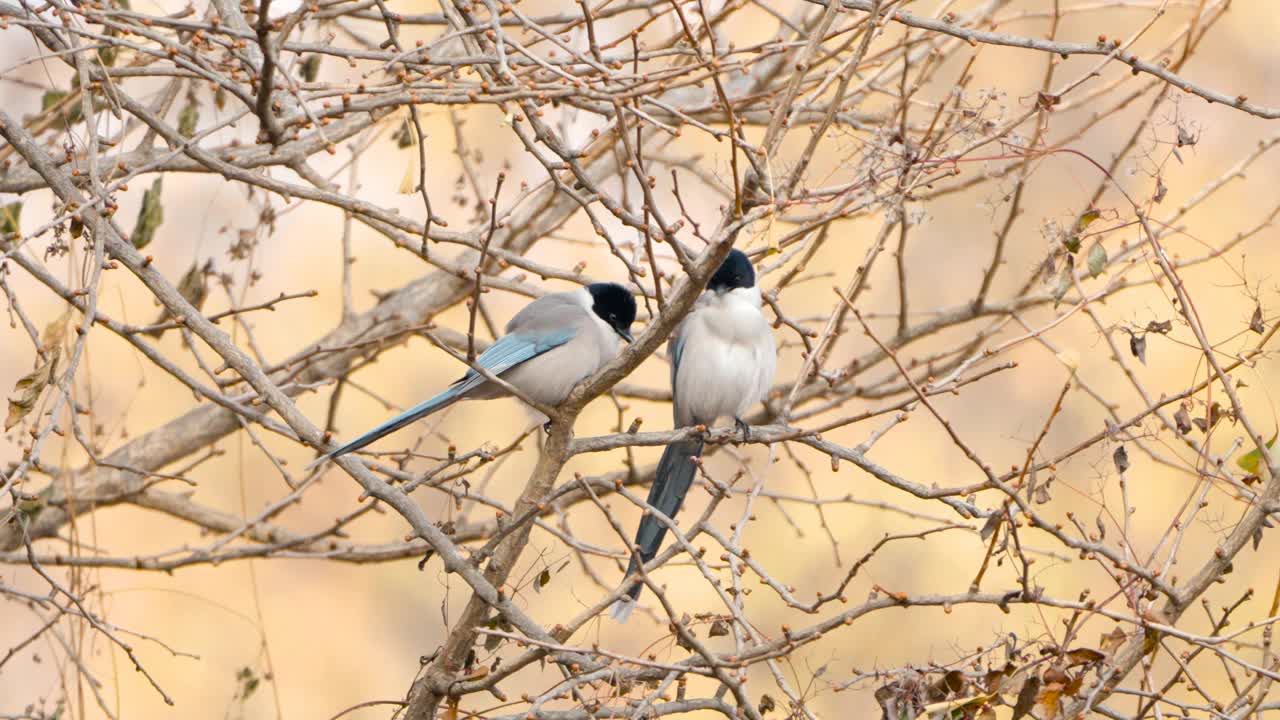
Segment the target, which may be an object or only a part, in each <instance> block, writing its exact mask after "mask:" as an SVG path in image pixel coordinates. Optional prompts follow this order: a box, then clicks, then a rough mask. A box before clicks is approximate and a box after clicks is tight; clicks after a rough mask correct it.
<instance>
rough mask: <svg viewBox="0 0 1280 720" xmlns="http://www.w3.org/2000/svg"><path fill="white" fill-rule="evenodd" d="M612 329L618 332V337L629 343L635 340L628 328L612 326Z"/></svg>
mask: <svg viewBox="0 0 1280 720" xmlns="http://www.w3.org/2000/svg"><path fill="white" fill-rule="evenodd" d="M613 331H614V332H616V333H618V337H620V338H622V339H623V340H626V341H627V342H629V343H631V342H635V341H636V339H635V338H633V337H631V331H630V330H624V329H623V328H614V329H613Z"/></svg>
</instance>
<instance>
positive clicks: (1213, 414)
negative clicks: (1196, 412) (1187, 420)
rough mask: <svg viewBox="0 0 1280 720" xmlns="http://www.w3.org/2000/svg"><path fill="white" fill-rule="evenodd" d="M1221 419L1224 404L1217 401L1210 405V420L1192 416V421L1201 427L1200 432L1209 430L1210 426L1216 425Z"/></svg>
mask: <svg viewBox="0 0 1280 720" xmlns="http://www.w3.org/2000/svg"><path fill="white" fill-rule="evenodd" d="M1221 419H1222V405H1221V404H1220V403H1218V402H1217V401H1214V403H1213V404H1212V405H1210V406H1209V419H1208V420H1206V419H1205V418H1202V417H1198V418H1192V420H1191V422H1192V423H1193V424H1194V425H1195V426H1196V427H1198V428H1200V432H1209V428H1211V427H1213V426H1214V425H1217V424H1218V421H1219V420H1221Z"/></svg>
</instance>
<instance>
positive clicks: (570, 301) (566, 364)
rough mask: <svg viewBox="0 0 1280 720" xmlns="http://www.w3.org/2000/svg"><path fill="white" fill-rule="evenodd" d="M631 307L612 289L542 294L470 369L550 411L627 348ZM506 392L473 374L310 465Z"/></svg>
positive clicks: (596, 286) (600, 286) (621, 291)
mask: <svg viewBox="0 0 1280 720" xmlns="http://www.w3.org/2000/svg"><path fill="white" fill-rule="evenodd" d="M635 319H636V301H635V298H634V297H632V295H631V293H630V291H628V290H627V289H626V288H624V287H623V286H621V285H618V284H617V283H592V284H591V285H587V286H586V287H584V288H579V289H577V290H571V291H569V292H562V293H555V294H551V295H544V296H543V297H540V298H538V299H537V300H534V301H533V302H531V303H529V304H528V305H526V306H525V307H524V309H522V310H521V311H520V312H518V313H516V315H515V317H513V318H511V322H509V323H507V327H506V334H504V335H503V336H502V337H501V338H499V339H498V340H497V341H496V342H494V343H493V344H492V345H490V346H489V348H488V349H486V350H485V351H484V352H483V353H481V354H480V356H479V357H477V358H476V361H475V364H476V365H477V366H479V367H481V368H484V370H485V371H486V372H488V373H490V374H492V375H495V376H497V377H498V378H500V379H501V380H503V381H504V382H506V383H508V384H510V385H511V386H512V387H514V388H515V389H517V390H519V391H520V392H521V393H523V394H524V396H525V397H527V398H529V399H530V400H533V401H534V402H538V403H541V404H542V405H546V406H548V407H554V406H556V405H559V404H560V403H561V402H563V401H564V399H565V398H566V397H568V396H569V392H570V391H572V390H573V388H574V386H576V385H577V384H578V383H580V382H582V381H583V380H585V379H586V378H588V377H590V376H591V375H592V374H593V373H595V372H596V371H597V370H599V369H600V368H602V367H604V365H605V364H606V363H608V362H609V361H610V360H612V359H613V358H614V357H616V356H617V354H618V349H619V346H618V339H619V338H621V339H622V340H625V341H626V342H631V340H632V337H631V324H632V323H633V322H635ZM510 394H511V393H510V392H509V391H508V390H507V389H506V388H504V387H502V386H500V385H498V384H497V383H493V382H490V381H489V380H487V379H486V378H485V376H484V375H482V374H481V373H479V372H476V370H475V369H474V368H473V369H471V370H469V371H468V372H467V374H466V375H464V376H462V377H461V378H460V379H458V380H457V381H456V382H454V383H453V384H452V385H450V386H449V388H448V389H447V390H445V391H444V392H441V393H440V394H438V395H436V396H435V397H433V398H431V399H430V400H427V401H426V402H424V403H422V404H420V405H417V406H415V407H413V408H410V409H409V410H406V411H405V412H403V413H400V414H399V415H397V416H395V417H393V418H391V419H390V420H388V421H386V422H384V423H383V424H381V425H379V426H378V427H376V428H374V429H372V430H370V431H368V432H366V433H364V434H363V435H361V436H360V437H357V438H356V439H354V440H352V441H351V442H349V443H347V444H345V445H343V446H341V447H339V448H337V449H336V450H332V451H330V452H328V453H326V454H325V455H322V456H321V457H319V458H317V459H316V461H315V462H313V463H311V466H309V467H312V466H315V465H318V464H319V463H321V462H323V461H325V460H329V459H332V458H336V457H339V456H342V455H346V454H347V453H349V452H353V451H356V450H359V449H360V448H363V447H364V446H366V445H368V444H369V443H372V442H373V441H375V440H377V439H378V438H381V437H384V436H386V435H389V434H391V433H393V432H395V431H396V430H399V429H400V428H402V427H404V426H406V425H408V424H410V423H412V422H414V421H416V420H419V419H421V418H424V417H426V416H428V415H430V414H432V413H434V412H437V411H439V410H443V409H444V408H446V407H449V406H450V405H452V404H454V403H455V402H458V401H459V400H489V399H492V398H498V397H505V396H509V395H510Z"/></svg>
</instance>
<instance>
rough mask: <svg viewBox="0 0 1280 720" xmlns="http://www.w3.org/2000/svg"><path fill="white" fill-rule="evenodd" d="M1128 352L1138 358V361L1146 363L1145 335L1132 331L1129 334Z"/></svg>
mask: <svg viewBox="0 0 1280 720" xmlns="http://www.w3.org/2000/svg"><path fill="white" fill-rule="evenodd" d="M1129 352H1131V353H1133V356H1134V357H1136V358H1138V362H1140V363H1142V364H1143V365H1146V364H1147V336H1146V335H1139V334H1138V333H1134V334H1132V335H1130V336H1129Z"/></svg>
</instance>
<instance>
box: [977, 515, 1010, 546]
mask: <svg viewBox="0 0 1280 720" xmlns="http://www.w3.org/2000/svg"><path fill="white" fill-rule="evenodd" d="M1003 521H1004V513H1000V512H993V513H991V515H990V516H989V517H987V521H986V522H985V523H983V524H982V529H981V530H979V531H978V537H979V538H980V539H982V540H986V539H988V538H990V537H991V533H993V532H995V531H996V530H998V529H1000V523H1001V522H1003Z"/></svg>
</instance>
